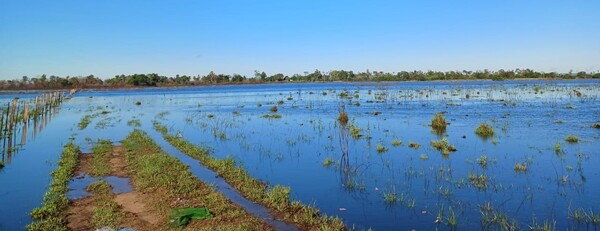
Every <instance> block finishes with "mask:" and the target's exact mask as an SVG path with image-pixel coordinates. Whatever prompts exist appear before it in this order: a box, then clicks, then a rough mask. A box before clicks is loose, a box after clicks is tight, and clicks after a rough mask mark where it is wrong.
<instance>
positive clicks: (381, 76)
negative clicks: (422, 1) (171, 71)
mask: <svg viewBox="0 0 600 231" xmlns="http://www.w3.org/2000/svg"><path fill="white" fill-rule="evenodd" d="M591 78H593V79H599V78H600V73H593V72H592V73H588V72H584V71H582V72H577V73H572V72H570V73H556V72H549V73H546V72H537V71H533V70H530V69H524V70H521V69H516V70H508V71H505V70H499V71H488V70H483V71H447V72H442V71H427V72H423V71H401V72H391V73H390V72H383V71H369V70H367V71H365V72H357V73H354V72H353V71H344V70H332V71H329V72H321V71H319V70H315V71H314V72H312V73H309V72H304V74H295V75H292V76H287V75H284V74H281V73H277V74H274V75H267V74H266V73H265V72H260V71H255V72H254V76H251V77H247V76H242V75H239V74H232V75H226V74H215V73H214V72H212V71H211V72H210V73H208V74H207V75H204V76H200V75H196V76H187V75H176V76H174V77H167V76H162V75H158V74H156V73H151V74H133V75H117V76H115V77H114V78H110V79H107V80H102V79H100V78H98V77H96V76H94V75H89V76H85V77H83V76H77V77H71V76H67V77H60V76H55V75H51V76H47V75H45V74H44V75H41V76H38V77H35V78H29V77H27V76H23V77H22V78H21V79H16V80H1V81H0V89H1V90H20V89H64V88H127V87H155V86H193V85H216V84H243V83H265V82H289V81H294V82H329V81H348V82H353V81H433V80H497V81H501V80H508V79H591Z"/></svg>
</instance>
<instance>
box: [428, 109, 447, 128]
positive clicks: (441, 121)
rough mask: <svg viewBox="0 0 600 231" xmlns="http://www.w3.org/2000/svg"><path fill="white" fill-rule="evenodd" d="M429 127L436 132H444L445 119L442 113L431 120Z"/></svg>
mask: <svg viewBox="0 0 600 231" xmlns="http://www.w3.org/2000/svg"><path fill="white" fill-rule="evenodd" d="M431 127H432V128H433V129H434V130H436V131H445V130H446V118H444V116H443V115H442V113H437V114H436V115H435V117H433V119H432V120H431Z"/></svg>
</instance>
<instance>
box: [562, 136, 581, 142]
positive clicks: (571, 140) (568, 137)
mask: <svg viewBox="0 0 600 231" xmlns="http://www.w3.org/2000/svg"><path fill="white" fill-rule="evenodd" d="M565 141H567V142H569V143H578V142H579V138H577V136H574V135H568V136H567V137H565Z"/></svg>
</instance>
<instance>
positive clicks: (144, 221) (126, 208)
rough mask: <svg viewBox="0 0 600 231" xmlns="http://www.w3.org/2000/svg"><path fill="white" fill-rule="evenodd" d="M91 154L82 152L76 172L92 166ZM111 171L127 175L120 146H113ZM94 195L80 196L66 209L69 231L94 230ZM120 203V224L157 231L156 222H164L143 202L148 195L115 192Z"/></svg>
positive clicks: (85, 172)
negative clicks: (121, 216)
mask: <svg viewBox="0 0 600 231" xmlns="http://www.w3.org/2000/svg"><path fill="white" fill-rule="evenodd" d="M91 159H92V154H81V158H80V160H79V165H78V167H77V170H76V174H77V175H80V174H88V173H89V169H90V165H91ZM109 163H110V166H111V172H110V174H109V175H111V176H118V177H129V176H128V174H127V170H126V166H127V164H126V161H125V155H124V153H123V148H122V147H121V146H113V149H112V155H111V158H110V162H109ZM95 197H96V196H94V195H91V196H88V197H85V198H82V199H78V200H75V201H72V202H71V203H70V205H69V208H68V210H67V214H68V215H67V228H68V229H69V230H95V227H94V225H93V224H92V216H93V210H94V207H95V203H94V202H95V200H96V199H97V198H95ZM112 199H113V200H114V201H116V202H117V204H118V205H119V207H120V208H119V209H120V211H119V212H120V213H121V214H122V215H123V218H122V219H121V223H120V225H119V227H131V228H134V229H136V230H159V229H161V227H160V223H159V222H163V223H164V222H165V221H164V220H165V218H163V217H161V216H160V215H159V214H158V213H156V212H154V211H152V210H150V209H148V205H147V204H146V203H145V202H144V201H148V200H149V199H150V198H148V196H147V195H144V194H143V193H140V192H138V191H136V190H133V191H131V192H128V193H123V194H118V195H114V197H113V198H112Z"/></svg>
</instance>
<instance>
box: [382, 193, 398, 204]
mask: <svg viewBox="0 0 600 231" xmlns="http://www.w3.org/2000/svg"><path fill="white" fill-rule="evenodd" d="M383 201H385V203H387V204H390V205H393V204H396V202H398V195H396V193H395V192H386V193H383Z"/></svg>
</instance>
